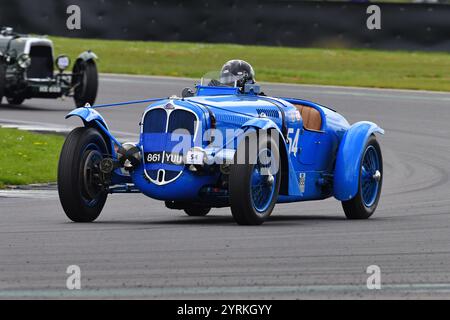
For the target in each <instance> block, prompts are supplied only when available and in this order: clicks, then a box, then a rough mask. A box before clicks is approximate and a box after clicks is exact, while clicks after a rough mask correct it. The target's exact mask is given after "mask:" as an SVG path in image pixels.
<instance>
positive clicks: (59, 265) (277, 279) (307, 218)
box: [0, 75, 450, 299]
mask: <svg viewBox="0 0 450 320" xmlns="http://www.w3.org/2000/svg"><path fill="white" fill-rule="evenodd" d="M100 83H101V87H100V95H99V99H98V103H107V102H117V101H125V100H128V99H142V98H149V97H163V96H168V95H172V94H178V95H180V94H181V90H182V88H183V87H185V86H189V85H191V86H192V85H193V83H192V80H188V79H171V78H149V77H131V76H130V77H121V76H114V75H109V76H102V77H101V82H100ZM263 89H264V91H265V92H266V93H267V94H269V95H279V96H295V97H301V98H306V99H311V100H315V101H317V102H319V103H322V104H325V105H329V106H331V107H332V108H334V109H336V110H337V111H339V112H340V113H342V114H343V115H344V116H346V117H347V119H348V120H349V121H350V122H355V121H358V120H370V121H374V122H376V123H378V124H379V125H380V126H382V127H383V128H384V129H385V130H386V135H385V136H383V137H380V138H379V139H380V142H381V147H382V151H383V156H384V167H385V177H384V185H383V192H382V195H381V202H380V206H379V208H378V210H377V212H376V213H375V215H374V216H373V218H371V219H369V220H366V221H347V220H346V219H345V217H344V213H343V210H342V208H341V205H340V203H339V202H337V201H336V200H334V199H328V200H326V201H320V202H308V203H296V204H287V205H278V206H277V207H276V208H275V211H274V213H273V216H272V218H271V219H270V220H269V221H267V222H266V223H265V224H264V225H262V226H258V227H242V226H237V225H236V224H235V223H234V221H233V219H232V217H231V213H230V212H229V210H228V209H216V210H214V211H213V212H212V213H211V214H210V215H209V216H207V217H205V218H192V217H187V216H184V214H183V213H182V212H181V211H172V210H168V209H166V208H165V207H164V204H163V203H160V202H158V201H154V200H151V199H149V198H146V197H144V196H142V195H112V196H110V197H109V199H108V202H107V205H106V207H105V209H104V211H103V213H102V215H101V216H100V218H99V220H98V221H97V222H95V223H92V224H75V223H71V222H69V221H68V219H67V218H66V217H65V215H64V213H63V211H62V208H61V206H60V204H59V200H58V198H57V194H56V191H55V189H54V187H53V188H52V187H49V188H44V189H42V190H35V189H32V190H23V191H0V218H1V223H0V298H24V297H28V298H30V297H37V298H79V297H84V298H102V297H104V298H183V299H186V298H200V299H202V298H207V299H211V298H212V299H213V298H255V299H259V298H289V299H298V298H300V299H303V298H338V299H347V298H432V297H434V298H450V197H449V196H450V180H449V175H450V125H449V124H450V93H427V92H413V91H406V90H405V91H403V90H395V91H394V90H370V89H354V88H339V87H320V86H295V85H275V84H264V85H263ZM71 107H72V101H71V100H66V101H64V102H62V101H57V100H55V101H53V100H29V101H26V102H25V104H24V105H22V106H18V107H14V106H9V105H1V106H0V122H2V123H14V122H20V124H22V125H29V126H42V127H47V128H52V127H55V128H64V127H74V126H77V125H79V122H78V121H79V120H76V119H71V120H64V115H65V114H66V113H67V112H69V110H70V109H71ZM143 109H144V105H138V106H129V107H122V108H111V109H108V110H106V109H104V110H102V111H101V113H102V114H103V115H104V116H105V118H106V119H107V121H108V122H109V126H110V128H112V130H113V131H115V132H117V133H118V134H119V135H121V136H123V137H130V138H133V137H134V138H135V137H137V133H138V123H139V120H140V116H141V113H142V111H143ZM12 161H13V160H12ZM69 265H78V266H80V268H81V285H82V289H81V290H73V291H69V290H67V289H66V279H67V277H68V275H67V274H66V269H67V267H68V266H69ZM369 265H378V266H379V267H380V268H381V286H382V287H381V290H369V289H367V287H366V280H367V278H368V276H369V275H368V274H367V273H366V268H367V267H368V266H369Z"/></svg>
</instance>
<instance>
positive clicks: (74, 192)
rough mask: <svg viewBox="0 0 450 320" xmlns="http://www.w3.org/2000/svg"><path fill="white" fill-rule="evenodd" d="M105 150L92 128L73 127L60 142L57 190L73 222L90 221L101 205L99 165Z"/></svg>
mask: <svg viewBox="0 0 450 320" xmlns="http://www.w3.org/2000/svg"><path fill="white" fill-rule="evenodd" d="M105 154H108V148H107V147H106V143H105V140H104V139H103V137H102V135H101V134H100V132H99V131H98V130H97V129H95V128H86V127H80V128H76V129H74V130H73V131H72V132H70V134H69V135H68V136H67V138H66V141H65V142H64V145H63V147H62V150H61V155H60V158H59V164H58V193H59V199H60V201H61V205H62V207H63V209H64V212H65V213H66V215H67V217H68V218H69V219H70V220H72V221H74V222H92V221H94V220H95V219H97V217H98V216H99V215H100V212H101V211H102V209H103V206H104V205H105V202H106V198H107V195H108V193H107V191H106V188H105V186H104V185H103V184H102V181H101V173H100V169H99V165H100V161H101V160H102V159H103V157H104V155H105Z"/></svg>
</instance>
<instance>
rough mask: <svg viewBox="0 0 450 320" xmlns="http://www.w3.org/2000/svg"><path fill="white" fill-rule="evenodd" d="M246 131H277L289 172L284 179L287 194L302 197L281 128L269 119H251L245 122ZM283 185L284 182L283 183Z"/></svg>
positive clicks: (282, 158)
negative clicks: (250, 129)
mask: <svg viewBox="0 0 450 320" xmlns="http://www.w3.org/2000/svg"><path fill="white" fill-rule="evenodd" d="M241 128H242V129H243V130H244V131H246V129H249V128H252V129H256V130H271V129H273V130H276V131H277V132H278V134H279V136H280V139H281V141H283V143H282V144H283V146H282V147H281V146H280V151H281V153H282V154H281V160H282V163H283V165H285V166H286V168H287V170H286V172H287V175H286V176H285V177H284V178H285V179H286V180H287V181H285V182H284V183H285V192H287V194H289V195H292V196H301V195H302V192H301V191H300V188H299V183H298V179H297V176H296V173H295V169H294V166H293V164H292V162H291V157H290V156H289V150H288V146H287V144H286V140H285V139H284V136H283V133H282V132H281V130H280V128H278V126H277V125H276V124H275V122H273V121H272V120H270V119H269V118H254V119H250V120H248V121H247V122H245V123H244V124H243V125H242V127H241ZM282 184H283V182H282Z"/></svg>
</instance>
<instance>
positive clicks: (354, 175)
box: [333, 121, 384, 201]
mask: <svg viewBox="0 0 450 320" xmlns="http://www.w3.org/2000/svg"><path fill="white" fill-rule="evenodd" d="M374 133H380V134H384V130H383V129H381V128H380V127H378V126H377V125H376V124H375V123H372V122H368V121H361V122H357V123H355V124H353V125H352V126H351V127H350V128H349V129H348V130H347V132H346V133H345V134H344V137H343V138H342V142H341V144H340V146H339V150H338V153H337V158H336V168H335V170H334V186H333V193H334V197H335V198H336V199H338V200H341V201H346V200H350V199H352V198H353V197H354V196H355V195H356V194H357V193H358V185H359V175H360V167H361V158H362V156H363V152H364V150H365V146H366V143H367V139H368V138H369V137H370V136H371V135H372V134H374Z"/></svg>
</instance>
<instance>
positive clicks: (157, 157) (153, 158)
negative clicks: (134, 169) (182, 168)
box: [145, 151, 183, 165]
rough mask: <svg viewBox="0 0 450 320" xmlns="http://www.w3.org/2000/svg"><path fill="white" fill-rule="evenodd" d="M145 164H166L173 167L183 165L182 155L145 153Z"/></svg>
mask: <svg viewBox="0 0 450 320" xmlns="http://www.w3.org/2000/svg"><path fill="white" fill-rule="evenodd" d="M145 162H146V163H167V164H174V165H182V164H183V155H181V154H176V153H170V152H162V151H159V152H146V153H145Z"/></svg>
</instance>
